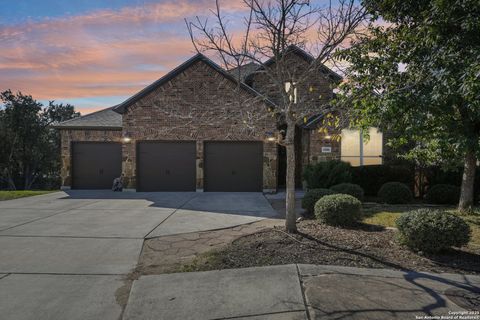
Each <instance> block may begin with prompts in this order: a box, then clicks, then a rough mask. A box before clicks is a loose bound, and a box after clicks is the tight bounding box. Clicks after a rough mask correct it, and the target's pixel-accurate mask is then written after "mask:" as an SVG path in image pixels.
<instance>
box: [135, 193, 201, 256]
mask: <svg viewBox="0 0 480 320" xmlns="http://www.w3.org/2000/svg"><path fill="white" fill-rule="evenodd" d="M196 197H198V194H196V195H194V196H193V197H191V198H190V199H188V200H187V201H185V202H184V203H182V204H181V205H180V206H179V207H178V208H176V209H175V210H173V212H172V213H170V214H169V215H168V217H166V218H165V219H163V220H162V221H161V222H160V223H159V224H158V225H157V226H155V227H154V228H153V229H152V230H150V232H148V233H147V234H146V235H145V236H144V237H143V239H147V238H148V235H149V234H150V233H152V232H153V231H154V230H155V229H157V228H158V227H160V226H161V225H162V224H163V223H164V222H165V221H167V220H168V218H170V217H171V216H173V215H174V214H175V213H176V212H177V211H178V210H180V209H182V208H183V207H184V206H186V205H187V204H188V203H189V202H190V201H192V200H193V199H195V198H196ZM139 257H140V256H139Z"/></svg>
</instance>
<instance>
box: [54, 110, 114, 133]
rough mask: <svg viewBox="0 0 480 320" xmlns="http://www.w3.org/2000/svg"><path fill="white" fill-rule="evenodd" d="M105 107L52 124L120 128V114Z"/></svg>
mask: <svg viewBox="0 0 480 320" xmlns="http://www.w3.org/2000/svg"><path fill="white" fill-rule="evenodd" d="M113 108H114V107H110V108H106V109H103V110H99V111H96V112H92V113H89V114H87V115H84V116H81V117H78V118H74V119H70V120H67V121H64V122H60V123H58V124H56V125H53V127H54V128H57V129H121V128H122V115H121V114H119V113H118V112H115V111H113Z"/></svg>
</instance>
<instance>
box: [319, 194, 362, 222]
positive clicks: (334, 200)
mask: <svg viewBox="0 0 480 320" xmlns="http://www.w3.org/2000/svg"><path fill="white" fill-rule="evenodd" d="M315 216H316V217H317V219H318V220H319V221H320V222H321V223H324V224H328V225H331V226H351V225H353V224H355V223H357V222H358V221H360V219H361V218H362V203H361V202H360V201H359V200H358V199H357V198H355V197H352V196H351V195H348V194H332V195H328V196H324V197H322V198H321V199H320V200H318V201H317V203H316V204H315Z"/></svg>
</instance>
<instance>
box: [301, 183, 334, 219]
mask: <svg viewBox="0 0 480 320" xmlns="http://www.w3.org/2000/svg"><path fill="white" fill-rule="evenodd" d="M331 194H335V191H333V190H330V189H321V188H320V189H310V190H308V191H307V192H305V195H304V196H303V199H302V208H303V209H305V211H306V213H307V215H313V213H314V208H315V203H316V202H317V201H318V200H320V198H322V197H323V196H327V195H331Z"/></svg>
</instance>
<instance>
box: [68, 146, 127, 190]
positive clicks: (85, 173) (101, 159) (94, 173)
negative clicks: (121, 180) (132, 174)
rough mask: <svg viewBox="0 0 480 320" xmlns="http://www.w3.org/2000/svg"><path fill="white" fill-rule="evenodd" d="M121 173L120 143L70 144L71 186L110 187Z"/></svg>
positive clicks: (77, 187)
mask: <svg viewBox="0 0 480 320" xmlns="http://www.w3.org/2000/svg"><path fill="white" fill-rule="evenodd" d="M121 173H122V145H121V144H120V143H113V142H74V143H73V144H72V188H74V189H110V188H112V183H113V179H115V178H117V177H119V176H120V174H121Z"/></svg>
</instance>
